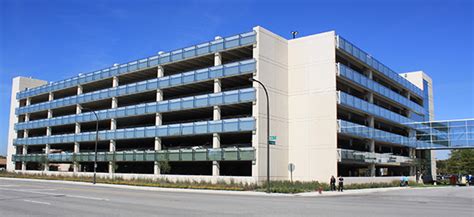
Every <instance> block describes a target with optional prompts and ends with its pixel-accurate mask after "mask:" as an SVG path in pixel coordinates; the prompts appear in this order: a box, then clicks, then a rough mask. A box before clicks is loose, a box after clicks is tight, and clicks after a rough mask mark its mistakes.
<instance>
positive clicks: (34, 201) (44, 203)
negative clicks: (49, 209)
mask: <svg viewBox="0 0 474 217" xmlns="http://www.w3.org/2000/svg"><path fill="white" fill-rule="evenodd" d="M23 201H25V202H30V203H38V204H43V205H51V203H47V202H41V201H36V200H23Z"/></svg>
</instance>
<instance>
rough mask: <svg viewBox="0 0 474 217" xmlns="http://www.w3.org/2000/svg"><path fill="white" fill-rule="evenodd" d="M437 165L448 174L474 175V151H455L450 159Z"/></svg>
mask: <svg viewBox="0 0 474 217" xmlns="http://www.w3.org/2000/svg"><path fill="white" fill-rule="evenodd" d="M437 163H438V168H440V169H441V170H442V171H443V172H445V173H446V174H474V149H457V150H453V151H451V154H450V156H449V159H447V160H444V161H438V162H437ZM439 163H441V164H439ZM440 166H441V167H440ZM440 173H441V171H440Z"/></svg>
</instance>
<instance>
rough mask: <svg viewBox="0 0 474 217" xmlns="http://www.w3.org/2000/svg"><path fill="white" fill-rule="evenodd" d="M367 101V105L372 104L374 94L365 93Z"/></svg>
mask: <svg viewBox="0 0 474 217" xmlns="http://www.w3.org/2000/svg"><path fill="white" fill-rule="evenodd" d="M367 101H368V102H369V103H374V93H372V92H369V93H367Z"/></svg>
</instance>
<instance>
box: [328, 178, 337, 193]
mask: <svg viewBox="0 0 474 217" xmlns="http://www.w3.org/2000/svg"><path fill="white" fill-rule="evenodd" d="M329 183H330V185H331V191H336V178H335V177H334V176H331V180H330V181H329Z"/></svg>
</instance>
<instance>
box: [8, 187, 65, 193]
mask: <svg viewBox="0 0 474 217" xmlns="http://www.w3.org/2000/svg"><path fill="white" fill-rule="evenodd" d="M0 187H1V186H0ZM21 190H23V191H38V192H40V191H56V190H58V189H54V188H41V189H39V188H22V189H21Z"/></svg>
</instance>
